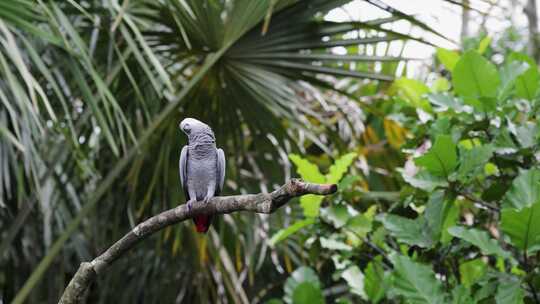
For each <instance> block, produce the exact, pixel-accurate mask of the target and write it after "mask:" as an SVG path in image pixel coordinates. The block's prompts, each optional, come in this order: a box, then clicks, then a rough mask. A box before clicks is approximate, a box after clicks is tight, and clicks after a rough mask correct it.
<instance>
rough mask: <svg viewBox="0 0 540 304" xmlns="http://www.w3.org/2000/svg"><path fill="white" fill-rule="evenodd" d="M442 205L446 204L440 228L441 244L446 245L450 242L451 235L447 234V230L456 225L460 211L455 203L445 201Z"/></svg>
mask: <svg viewBox="0 0 540 304" xmlns="http://www.w3.org/2000/svg"><path fill="white" fill-rule="evenodd" d="M444 203H445V204H446V206H445V208H446V210H447V212H446V217H445V218H444V223H443V226H442V233H441V243H443V244H445V245H446V244H448V243H450V241H451V240H452V235H451V234H450V233H449V232H448V228H450V227H453V226H455V225H456V222H457V221H458V219H459V212H460V209H459V206H458V205H457V204H456V202H452V201H445V202H444Z"/></svg>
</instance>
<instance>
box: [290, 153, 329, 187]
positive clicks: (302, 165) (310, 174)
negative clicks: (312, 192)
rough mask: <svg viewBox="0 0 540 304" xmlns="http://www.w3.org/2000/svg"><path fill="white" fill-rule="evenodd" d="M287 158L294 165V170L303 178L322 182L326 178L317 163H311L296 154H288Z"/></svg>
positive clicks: (307, 180) (313, 181) (311, 181)
mask: <svg viewBox="0 0 540 304" xmlns="http://www.w3.org/2000/svg"><path fill="white" fill-rule="evenodd" d="M289 159H290V160H291V161H292V162H293V163H294V164H295V165H296V172H298V174H300V177H302V179H303V180H305V181H306V182H310V183H317V184H324V183H325V182H326V178H325V177H324V175H322V173H321V171H319V168H318V167H317V165H315V164H313V163H311V162H310V161H309V160H307V159H304V158H302V157H300V156H299V155H296V154H289Z"/></svg>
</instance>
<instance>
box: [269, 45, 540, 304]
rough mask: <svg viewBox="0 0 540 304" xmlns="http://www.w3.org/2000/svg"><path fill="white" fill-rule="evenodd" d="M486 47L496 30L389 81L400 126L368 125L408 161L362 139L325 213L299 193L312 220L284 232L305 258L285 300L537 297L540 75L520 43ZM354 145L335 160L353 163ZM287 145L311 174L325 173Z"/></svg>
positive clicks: (280, 237) (389, 109) (393, 115)
mask: <svg viewBox="0 0 540 304" xmlns="http://www.w3.org/2000/svg"><path fill="white" fill-rule="evenodd" d="M485 41H488V42H485ZM486 44H487V45H486ZM491 53H492V50H491V48H489V38H486V39H484V40H482V41H480V44H479V45H478V46H477V47H476V48H474V49H471V50H468V51H466V52H462V53H458V52H455V51H451V50H446V49H438V50H437V57H438V61H439V62H441V63H442V64H443V65H444V67H445V69H446V70H447V71H448V72H449V73H450V74H448V78H444V77H440V78H438V79H436V80H435V81H433V82H432V84H431V86H427V85H425V84H423V83H422V82H419V81H416V80H412V79H406V78H402V79H398V80H397V81H395V82H394V84H393V86H392V88H391V89H390V90H389V92H390V93H391V94H393V95H392V96H391V98H388V99H386V100H384V101H382V103H383V104H381V105H380V108H381V109H383V110H384V111H385V112H386V114H387V116H386V117H385V118H384V119H386V120H390V121H392V126H394V127H395V126H399V128H401V129H403V131H401V133H400V134H402V136H401V137H400V136H396V135H395V134H396V132H395V131H394V130H393V129H390V128H388V127H387V126H388V125H389V123H384V122H381V123H377V122H373V123H371V126H374V127H373V133H374V134H375V135H376V137H378V138H380V140H379V141H383V140H386V141H387V142H388V144H389V145H388V146H391V147H394V148H393V149H394V153H397V154H399V158H400V165H398V166H396V165H395V164H392V163H383V164H382V165H375V162H372V160H376V159H377V158H379V157H381V156H384V157H385V158H387V157H388V156H385V155H387V154H388V153H391V152H390V151H388V150H386V149H385V150H382V151H377V152H375V153H373V152H367V151H366V150H363V151H362V150H361V151H359V152H360V153H358V157H360V159H361V158H366V159H367V162H368V163H370V164H371V166H370V168H371V170H370V171H368V172H367V173H366V172H358V171H356V170H353V168H351V169H350V170H349V173H348V174H346V175H344V177H343V178H341V176H339V177H340V178H338V180H340V183H339V185H340V187H339V189H340V192H339V194H338V195H336V196H334V197H333V198H332V199H331V200H330V201H329V202H326V203H323V204H322V208H320V210H318V213H319V215H318V216H310V215H311V214H314V213H313V212H309V214H308V213H306V210H307V209H306V207H305V206H304V205H302V207H304V216H305V217H306V218H307V219H310V221H309V223H308V224H303V225H299V224H298V223H305V222H306V220H300V221H299V222H297V223H296V224H295V225H291V226H289V227H288V228H286V229H285V230H283V231H280V232H278V233H277V234H276V235H275V237H274V239H273V240H274V243H277V244H276V246H282V247H287V248H288V249H287V251H288V252H294V253H295V255H297V256H298V258H299V259H300V260H303V261H304V260H305V261H307V262H305V263H303V264H305V265H306V266H302V267H299V268H297V269H296V270H294V272H293V273H292V275H291V277H290V278H289V279H288V281H287V283H286V285H285V287H284V296H283V301H285V302H287V303H311V302H315V303H322V302H324V301H325V299H326V301H327V302H339V303H361V302H367V303H379V302H383V303H385V302H397V303H401V302H406V303H538V301H539V298H538V296H539V295H538V290H539V288H540V285H539V281H540V280H539V279H540V274H539V273H538V265H539V264H538V263H539V261H538V254H537V253H538V250H539V249H540V243H539V240H540V231H539V230H538V225H537V221H538V220H540V218H539V213H538V212H537V209H538V208H540V196H539V193H540V192H539V191H540V171H539V169H538V168H539V167H538V161H539V160H540V151H539V148H540V145H539V143H540V126H539V124H538V115H539V111H540V106H539V105H540V103H539V98H538V88H539V85H540V82H539V76H540V74H539V72H538V69H537V66H536V63H535V62H534V61H533V60H532V59H531V58H529V57H528V56H526V55H524V54H522V53H515V52H514V53H510V54H508V55H507V57H506V58H505V59H504V62H503V63H502V64H501V65H500V67H499V68H497V67H496V65H495V64H493V63H492V62H490V60H489V59H487V58H486V57H485V56H483V55H482V54H484V55H490V54H491ZM366 132H368V131H367V130H366ZM405 138H406V140H405ZM373 144H377V142H375V143H373ZM366 146H367V143H366V144H365V145H363V147H366ZM373 154H375V155H373ZM349 155H350V154H348V155H346V156H344V157H343V158H341V159H340V160H339V161H337V162H336V164H337V163H340V164H342V165H343V166H344V168H346V167H347V166H349V165H350V162H349V161H346V162H345V161H343V160H348V157H349ZM290 157H291V160H293V162H294V163H295V164H296V167H297V171H298V173H299V174H300V175H302V176H303V177H304V178H306V179H310V178H311V179H316V180H318V179H322V178H323V177H322V176H321V174H320V172H319V171H318V168H317V166H316V165H315V164H314V163H313V162H310V161H307V160H305V159H300V158H299V157H298V156H296V155H291V156H290ZM353 157H355V156H353ZM314 161H315V162H316V159H314ZM335 166H336V165H334V167H335ZM330 171H331V172H332V171H334V172H335V169H334V170H332V169H330ZM345 171H346V170H345ZM345 171H341V170H340V172H345ZM326 178H328V176H327V177H326ZM368 190H369V191H368ZM309 206H312V205H309ZM278 242H281V243H278ZM300 248H304V249H300ZM290 255H292V254H290ZM328 273H332V275H331V276H328V275H327V276H324V274H328ZM317 274H319V275H317ZM298 282H302V283H301V284H298ZM343 285H344V286H343ZM330 286H332V287H330ZM337 286H342V287H343V288H342V289H340V288H338V287H337ZM315 290H321V291H320V292H314V291H315ZM308 295H309V296H308ZM291 298H292V299H293V300H292V301H291V300H290V299H291ZM295 299H298V300H295ZM300 299H301V300H300ZM308 299H309V300H308ZM276 302H279V301H278V300H276Z"/></svg>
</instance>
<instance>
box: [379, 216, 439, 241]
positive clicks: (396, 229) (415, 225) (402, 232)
mask: <svg viewBox="0 0 540 304" xmlns="http://www.w3.org/2000/svg"><path fill="white" fill-rule="evenodd" d="M377 220H378V221H380V222H381V223H382V224H383V225H384V228H386V229H387V230H388V232H390V234H391V235H392V236H394V237H395V238H397V239H398V241H399V242H401V243H405V244H408V245H416V246H419V247H423V248H430V247H431V246H432V245H433V234H432V231H430V230H429V229H426V222H425V219H424V218H423V217H419V218H417V219H415V220H411V219H408V218H405V217H402V216H398V215H394V214H384V215H380V216H378V217H377Z"/></svg>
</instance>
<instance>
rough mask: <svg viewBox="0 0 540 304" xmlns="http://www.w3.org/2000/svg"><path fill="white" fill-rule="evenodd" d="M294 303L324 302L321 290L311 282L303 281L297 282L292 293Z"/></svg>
mask: <svg viewBox="0 0 540 304" xmlns="http://www.w3.org/2000/svg"><path fill="white" fill-rule="evenodd" d="M292 303H294V304H324V296H323V293H322V290H321V289H320V288H318V287H316V286H315V285H313V284H312V283H309V282H303V283H300V284H298V286H297V287H296V288H295V289H294V292H293V294H292Z"/></svg>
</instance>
